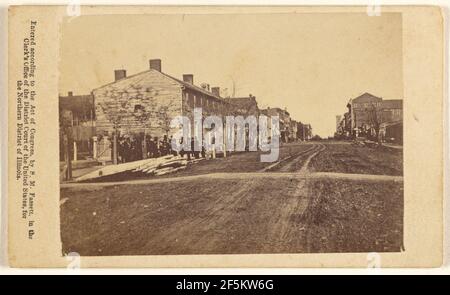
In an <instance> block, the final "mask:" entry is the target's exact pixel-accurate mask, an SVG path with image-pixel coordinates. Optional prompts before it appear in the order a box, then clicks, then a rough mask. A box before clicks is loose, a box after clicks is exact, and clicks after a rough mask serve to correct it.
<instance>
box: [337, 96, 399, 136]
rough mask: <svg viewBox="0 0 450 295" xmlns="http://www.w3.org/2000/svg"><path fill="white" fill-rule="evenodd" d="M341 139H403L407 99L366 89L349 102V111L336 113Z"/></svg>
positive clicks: (338, 134)
mask: <svg viewBox="0 0 450 295" xmlns="http://www.w3.org/2000/svg"><path fill="white" fill-rule="evenodd" d="M334 136H335V138H337V139H355V138H361V137H363V138H367V139H370V140H374V141H378V142H385V141H387V142H394V143H398V144H402V142H403V100H401V99H389V100H388V99H383V98H381V97H377V96H375V95H372V94H370V93H367V92H366V93H364V94H362V95H360V96H358V97H356V98H353V99H350V100H349V102H348V103H347V112H346V113H345V114H343V115H338V116H336V132H335V135H334Z"/></svg>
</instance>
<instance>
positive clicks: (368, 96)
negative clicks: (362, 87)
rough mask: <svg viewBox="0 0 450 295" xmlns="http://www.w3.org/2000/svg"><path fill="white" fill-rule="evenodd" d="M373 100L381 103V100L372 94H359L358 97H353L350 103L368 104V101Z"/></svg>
mask: <svg viewBox="0 0 450 295" xmlns="http://www.w3.org/2000/svg"><path fill="white" fill-rule="evenodd" d="M374 100H375V101H381V100H382V98H381V97H378V96H375V95H373V94H370V93H368V92H365V93H363V94H361V95H360V96H358V97H355V98H354V99H353V100H352V101H353V102H357V103H358V102H369V101H374Z"/></svg>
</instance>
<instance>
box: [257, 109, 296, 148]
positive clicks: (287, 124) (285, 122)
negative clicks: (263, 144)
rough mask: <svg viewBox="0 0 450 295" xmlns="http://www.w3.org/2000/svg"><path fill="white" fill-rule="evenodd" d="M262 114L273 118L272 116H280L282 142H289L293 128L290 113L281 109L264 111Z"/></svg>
mask: <svg viewBox="0 0 450 295" xmlns="http://www.w3.org/2000/svg"><path fill="white" fill-rule="evenodd" d="M261 113H262V114H264V115H266V116H268V117H271V116H278V117H279V120H280V126H279V128H280V141H281V142H288V141H289V137H290V134H291V133H292V129H291V128H292V126H291V117H290V115H289V112H288V111H287V110H286V109H284V110H283V109H281V108H270V107H268V108H267V109H264V110H262V111H261Z"/></svg>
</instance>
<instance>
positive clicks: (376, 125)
mask: <svg viewBox="0 0 450 295" xmlns="http://www.w3.org/2000/svg"><path fill="white" fill-rule="evenodd" d="M381 115H382V114H381V110H380V109H379V108H377V106H376V105H375V104H373V103H372V104H371V105H370V106H369V108H368V109H367V116H368V121H369V124H370V127H371V128H373V130H374V131H375V138H376V141H377V143H378V144H380V143H381V138H380V127H381V122H382V121H381V119H382V118H381Z"/></svg>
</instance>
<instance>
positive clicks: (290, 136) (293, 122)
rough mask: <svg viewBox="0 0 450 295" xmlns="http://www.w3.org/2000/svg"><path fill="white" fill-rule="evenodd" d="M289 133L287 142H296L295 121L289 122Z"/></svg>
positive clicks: (296, 125)
mask: <svg viewBox="0 0 450 295" xmlns="http://www.w3.org/2000/svg"><path fill="white" fill-rule="evenodd" d="M290 129H291V130H290V133H289V140H291V141H296V140H297V139H298V137H297V132H298V130H297V129H298V122H297V121H295V120H291V127H290Z"/></svg>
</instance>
